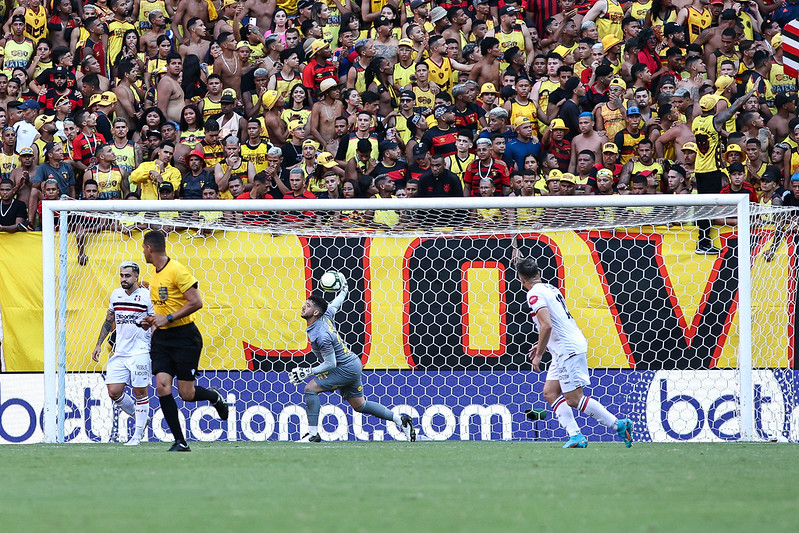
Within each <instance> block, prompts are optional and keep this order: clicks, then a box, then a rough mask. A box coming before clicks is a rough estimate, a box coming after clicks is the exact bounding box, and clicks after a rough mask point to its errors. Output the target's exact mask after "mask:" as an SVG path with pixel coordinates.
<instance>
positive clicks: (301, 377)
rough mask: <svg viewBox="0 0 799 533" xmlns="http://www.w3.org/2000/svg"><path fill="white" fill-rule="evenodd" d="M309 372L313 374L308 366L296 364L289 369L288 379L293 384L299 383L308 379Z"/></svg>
mask: <svg viewBox="0 0 799 533" xmlns="http://www.w3.org/2000/svg"><path fill="white" fill-rule="evenodd" d="M311 374H313V371H312V370H311V368H310V367H303V366H298V367H296V368H292V369H291V370H289V381H290V382H291V383H292V384H293V385H299V384H300V383H302V382H303V381H305V380H306V379H308V376H310V375H311Z"/></svg>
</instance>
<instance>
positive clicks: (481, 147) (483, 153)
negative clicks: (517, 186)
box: [463, 138, 510, 196]
mask: <svg viewBox="0 0 799 533" xmlns="http://www.w3.org/2000/svg"><path fill="white" fill-rule="evenodd" d="M483 178H491V181H493V182H494V195H495V196H507V195H508V193H510V171H508V166H507V165H506V164H505V163H504V162H503V161H502V160H499V159H494V158H493V157H492V154H491V139H486V138H482V139H477V148H476V155H475V158H474V161H472V162H471V163H469V166H468V167H466V172H465V173H464V175H463V184H464V191H463V195H464V196H480V180H481V179H483Z"/></svg>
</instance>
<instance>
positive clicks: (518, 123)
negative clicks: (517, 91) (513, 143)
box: [513, 117, 532, 129]
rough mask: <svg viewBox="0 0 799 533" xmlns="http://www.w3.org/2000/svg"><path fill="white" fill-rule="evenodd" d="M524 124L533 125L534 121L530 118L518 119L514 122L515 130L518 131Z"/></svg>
mask: <svg viewBox="0 0 799 533" xmlns="http://www.w3.org/2000/svg"><path fill="white" fill-rule="evenodd" d="M523 124H532V121H531V120H530V119H529V118H528V117H516V120H514V121H513V129H517V128H518V127H519V126H522V125H523Z"/></svg>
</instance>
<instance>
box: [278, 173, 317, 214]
mask: <svg viewBox="0 0 799 533" xmlns="http://www.w3.org/2000/svg"><path fill="white" fill-rule="evenodd" d="M289 188H290V189H291V190H290V191H289V192H287V193H285V194H284V195H283V199H284V200H313V199H316V195H315V194H314V193H312V192H310V191H308V190H307V189H306V188H305V176H303V174H302V169H301V168H299V167H295V168H292V169H291V171H290V172H289ZM314 219H315V215H314V213H313V211H286V212H285V215H284V217H283V220H284V221H285V222H292V223H296V222H302V223H303V225H306V226H309V225H311V223H313V221H314Z"/></svg>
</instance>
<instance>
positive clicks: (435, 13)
mask: <svg viewBox="0 0 799 533" xmlns="http://www.w3.org/2000/svg"><path fill="white" fill-rule="evenodd" d="M446 16H447V10H446V9H444V8H443V7H441V6H436V7H434V8H433V9H431V10H430V22H432V23H433V24H435V23H436V22H438V21H439V20H441V19H443V18H444V17H446Z"/></svg>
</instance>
